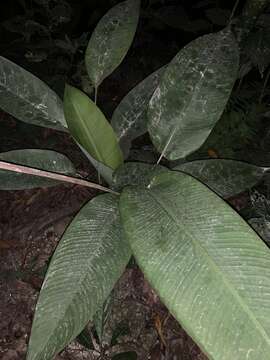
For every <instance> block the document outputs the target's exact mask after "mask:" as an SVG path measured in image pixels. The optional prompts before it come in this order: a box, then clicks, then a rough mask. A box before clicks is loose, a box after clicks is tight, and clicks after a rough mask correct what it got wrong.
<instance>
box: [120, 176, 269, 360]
mask: <svg viewBox="0 0 270 360" xmlns="http://www.w3.org/2000/svg"><path fill="white" fill-rule="evenodd" d="M120 213H121V219H122V222H123V225H124V230H125V234H126V236H127V239H128V240H129V242H130V245H131V248H132V252H133V254H134V255H135V257H136V260H137V262H138V264H139V266H140V268H141V269H142V271H143V272H144V274H145V275H146V277H147V279H148V281H149V282H150V284H151V285H152V286H153V288H154V289H155V290H156V291H157V292H158V294H159V295H160V297H161V299H162V300H163V302H164V304H165V305H166V306H167V307H168V309H169V310H170V312H171V313H172V314H173V316H174V317H175V318H176V319H177V320H178V321H179V322H180V323H181V325H182V326H183V327H184V328H185V329H186V331H187V332H188V333H189V335H190V336H191V337H192V338H193V339H194V340H195V341H196V342H197V344H198V345H199V346H200V347H201V349H202V350H203V351H204V352H205V353H206V354H207V355H208V357H209V359H214V360H228V359H237V360H246V359H249V360H257V359H262V360H267V359H269V352H270V319H269V316H268V315H269V312H270V296H269V294H270V252H269V249H268V248H267V246H266V245H265V244H264V242H263V241H262V240H261V239H260V238H259V237H258V235H257V234H256V233H255V232H254V231H253V230H252V229H251V227H250V226H249V225H248V224H247V223H246V222H245V221H244V220H243V219H242V218H241V217H240V216H239V215H238V214H237V213H236V212H235V211H234V210H233V209H232V208H231V207H230V206H229V205H227V204H226V203H225V202H224V201H223V200H222V199H221V198H220V197H218V196H217V195H216V194H215V193H214V192H212V191H211V190H209V189H208V188H207V187H206V186H205V185H203V184H202V183H200V182H199V181H197V180H196V179H194V178H193V177H191V176H189V175H187V174H184V173H176V172H168V173H165V174H161V175H158V176H157V177H155V178H154V179H153V180H152V183H151V186H149V188H148V189H142V188H139V187H130V188H125V189H124V190H123V193H122V195H121V199H120Z"/></svg>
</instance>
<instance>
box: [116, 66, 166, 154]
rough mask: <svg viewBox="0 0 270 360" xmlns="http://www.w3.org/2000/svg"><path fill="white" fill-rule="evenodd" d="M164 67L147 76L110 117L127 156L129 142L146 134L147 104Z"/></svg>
mask: <svg viewBox="0 0 270 360" xmlns="http://www.w3.org/2000/svg"><path fill="white" fill-rule="evenodd" d="M164 70H165V66H163V67H162V68H160V69H158V70H156V71H155V72H153V73H152V74H151V75H149V76H147V78H145V79H144V80H143V81H141V82H140V83H139V84H138V85H136V86H135V87H134V88H133V89H132V90H131V91H130V92H129V93H128V94H127V95H126V96H125V97H124V98H123V99H122V101H121V102H120V104H119V105H118V106H117V108H116V109H115V111H114V113H113V116H112V121H111V124H112V127H113V129H114V131H115V133H116V135H117V137H118V139H119V142H120V145H121V147H122V149H126V151H125V153H126V154H128V152H129V148H130V146H131V141H132V140H134V139H136V137H138V136H141V135H143V134H144V133H146V132H147V109H148V103H149V100H150V98H151V96H152V95H153V92H154V90H155V89H156V87H157V85H158V83H159V80H160V77H161V75H162V74H163V72H164Z"/></svg>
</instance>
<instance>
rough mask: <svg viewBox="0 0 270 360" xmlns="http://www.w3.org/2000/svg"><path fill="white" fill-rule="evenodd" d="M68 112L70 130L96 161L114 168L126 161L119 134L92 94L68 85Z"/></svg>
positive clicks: (65, 98) (66, 107)
mask: <svg viewBox="0 0 270 360" xmlns="http://www.w3.org/2000/svg"><path fill="white" fill-rule="evenodd" d="M64 111H65V117H66V120H67V124H68V128H69V130H70V133H71V134H72V136H73V137H74V138H75V140H76V141H77V142H78V143H79V144H80V145H81V146H82V147H83V148H84V149H85V150H86V151H87V152H88V153H89V154H90V155H91V156H92V157H93V158H94V159H95V160H97V161H99V162H101V163H102V164H104V165H106V166H108V167H110V168H112V169H113V170H115V169H116V168H117V167H118V166H119V165H121V164H122V162H123V154H122V151H121V149H120V146H119V145H118V142H117V138H116V135H115V133H114V131H113V129H112V127H111V125H110V124H109V123H108V121H107V120H106V118H105V116H104V115H103V113H102V112H101V111H100V109H99V108H98V107H97V106H96V105H95V104H94V103H93V101H92V100H91V99H89V97H88V96H86V95H85V94H84V93H83V92H82V91H80V90H78V89H76V88H74V87H72V86H70V85H66V89H65V95H64Z"/></svg>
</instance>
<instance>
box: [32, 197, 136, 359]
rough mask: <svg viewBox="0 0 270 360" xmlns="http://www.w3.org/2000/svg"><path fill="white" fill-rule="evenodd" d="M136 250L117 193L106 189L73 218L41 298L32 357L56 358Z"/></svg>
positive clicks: (49, 272)
mask: <svg viewBox="0 0 270 360" xmlns="http://www.w3.org/2000/svg"><path fill="white" fill-rule="evenodd" d="M130 256H131V253H130V249H129V246H128V243H127V242H126V241H125V239H124V237H123V232H122V227H121V224H120V218H119V210H118V197H117V196H115V195H110V194H106V195H101V196H98V197H96V198H94V199H93V200H91V201H90V202H88V203H87V204H86V205H85V206H84V207H83V208H82V210H81V211H80V212H79V213H78V215H77V216H76V217H75V219H74V220H73V221H72V222H71V224H70V225H69V227H68V229H67V230H66V232H65V233H64V236H63V238H62V239H61V241H60V244H59V245H58V247H57V249H56V251H55V253H54V255H53V258H52V260H51V263H50V266H49V270H48V273H47V275H46V277H45V280H44V283H43V286H42V290H41V292H40V296H39V299H38V303H37V307H36V313H35V317H34V322H33V326H32V332H31V338H30V343H29V350H28V356H27V360H51V359H52V358H53V356H54V355H55V354H56V353H58V352H59V351H61V350H62V349H63V348H64V347H65V346H66V345H67V344H68V343H69V342H70V341H71V340H72V339H74V338H75V337H76V336H77V335H78V334H79V333H80V332H81V331H82V329H83V328H84V327H85V325H86V324H87V322H88V321H89V320H92V319H93V316H94V314H95V313H96V311H97V310H98V309H99V307H100V306H101V305H102V304H103V302H104V301H105V299H106V298H107V297H108V295H109V293H110V291H111V290H112V288H113V286H114V284H115V282H116V281H117V280H118V278H119V277H120V275H121V274H122V272H123V271H124V269H125V266H126V265H127V263H128V261H129V258H130Z"/></svg>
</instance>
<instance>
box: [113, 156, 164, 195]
mask: <svg viewBox="0 0 270 360" xmlns="http://www.w3.org/2000/svg"><path fill="white" fill-rule="evenodd" d="M164 171H168V169H167V168H166V167H164V166H161V165H152V164H146V163H141V162H126V163H124V164H123V165H121V166H120V167H119V168H118V169H117V170H116V171H115V172H114V173H113V182H112V186H113V189H115V190H117V191H119V190H121V189H123V187H125V186H127V185H142V186H147V185H149V183H150V181H151V180H152V178H153V176H155V175H159V174H161V173H162V172H164Z"/></svg>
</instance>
